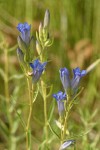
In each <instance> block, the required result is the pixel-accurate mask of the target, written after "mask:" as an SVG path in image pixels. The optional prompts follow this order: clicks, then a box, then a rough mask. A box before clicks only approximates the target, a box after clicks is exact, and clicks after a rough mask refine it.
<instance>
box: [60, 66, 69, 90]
mask: <svg viewBox="0 0 100 150" xmlns="http://www.w3.org/2000/svg"><path fill="white" fill-rule="evenodd" d="M59 72H60V79H61V82H62V84H63V87H64V89H65V90H67V89H68V88H70V87H71V82H70V77H69V71H68V69H67V68H61V69H60V71H59Z"/></svg>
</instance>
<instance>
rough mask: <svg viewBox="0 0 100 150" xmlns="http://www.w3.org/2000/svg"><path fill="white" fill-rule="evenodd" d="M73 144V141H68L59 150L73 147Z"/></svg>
mask: <svg viewBox="0 0 100 150" xmlns="http://www.w3.org/2000/svg"><path fill="white" fill-rule="evenodd" d="M74 143H75V140H68V141H66V142H64V143H63V144H62V145H61V146H60V149H59V150H64V149H66V148H68V147H69V146H71V145H73V144H74Z"/></svg>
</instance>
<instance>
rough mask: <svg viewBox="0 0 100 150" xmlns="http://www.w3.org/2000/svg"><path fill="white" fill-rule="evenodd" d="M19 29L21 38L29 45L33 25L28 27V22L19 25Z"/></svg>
mask: <svg viewBox="0 0 100 150" xmlns="http://www.w3.org/2000/svg"><path fill="white" fill-rule="evenodd" d="M17 29H18V30H19V31H20V33H21V38H22V40H23V41H24V42H25V43H26V44H29V42H30V29H31V25H28V23H27V22H25V23H23V24H22V23H19V24H18V26H17Z"/></svg>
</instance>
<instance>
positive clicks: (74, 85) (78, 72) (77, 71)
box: [71, 67, 86, 90]
mask: <svg viewBox="0 0 100 150" xmlns="http://www.w3.org/2000/svg"><path fill="white" fill-rule="evenodd" d="M73 74H74V77H73V79H72V81H71V87H72V89H73V90H74V89H77V88H78V86H79V83H80V79H81V78H82V77H83V76H85V75H86V70H82V71H81V70H80V68H78V67H77V68H75V69H73Z"/></svg>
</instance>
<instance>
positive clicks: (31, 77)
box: [17, 10, 52, 150]
mask: <svg viewBox="0 0 100 150" xmlns="http://www.w3.org/2000/svg"><path fill="white" fill-rule="evenodd" d="M49 24H50V13H49V10H46V12H45V15H44V21H43V23H40V25H39V30H38V31H37V32H36V41H35V43H36V46H35V47H36V50H37V53H38V56H37V57H38V59H37V58H36V56H34V38H33V36H31V25H29V24H28V23H27V22H25V23H19V24H18V26H17V29H18V31H19V32H20V35H19V36H18V49H17V55H18V58H19V62H20V65H21V67H22V69H23V71H24V74H25V77H26V79H27V86H28V94H29V111H28V120H27V123H26V126H25V131H26V146H27V150H30V149H31V144H30V141H31V126H30V121H31V116H32V110H33V103H34V102H35V100H36V97H37V92H36V91H35V90H36V89H35V88H36V87H37V89H38V87H39V88H40V93H41V95H42V97H43V102H44V122H45V123H44V133H45V136H44V137H45V141H46V142H45V145H47V142H48V117H47V102H46V99H47V85H46V80H45V78H43V79H42V77H41V76H42V73H43V71H44V70H45V67H46V64H47V50H46V49H47V47H49V46H51V45H52V39H51V38H50V34H49ZM42 62H43V63H42ZM40 77H41V79H40ZM38 82H39V84H37V83H38ZM33 89H34V92H33ZM33 93H36V96H34V94H33Z"/></svg>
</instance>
